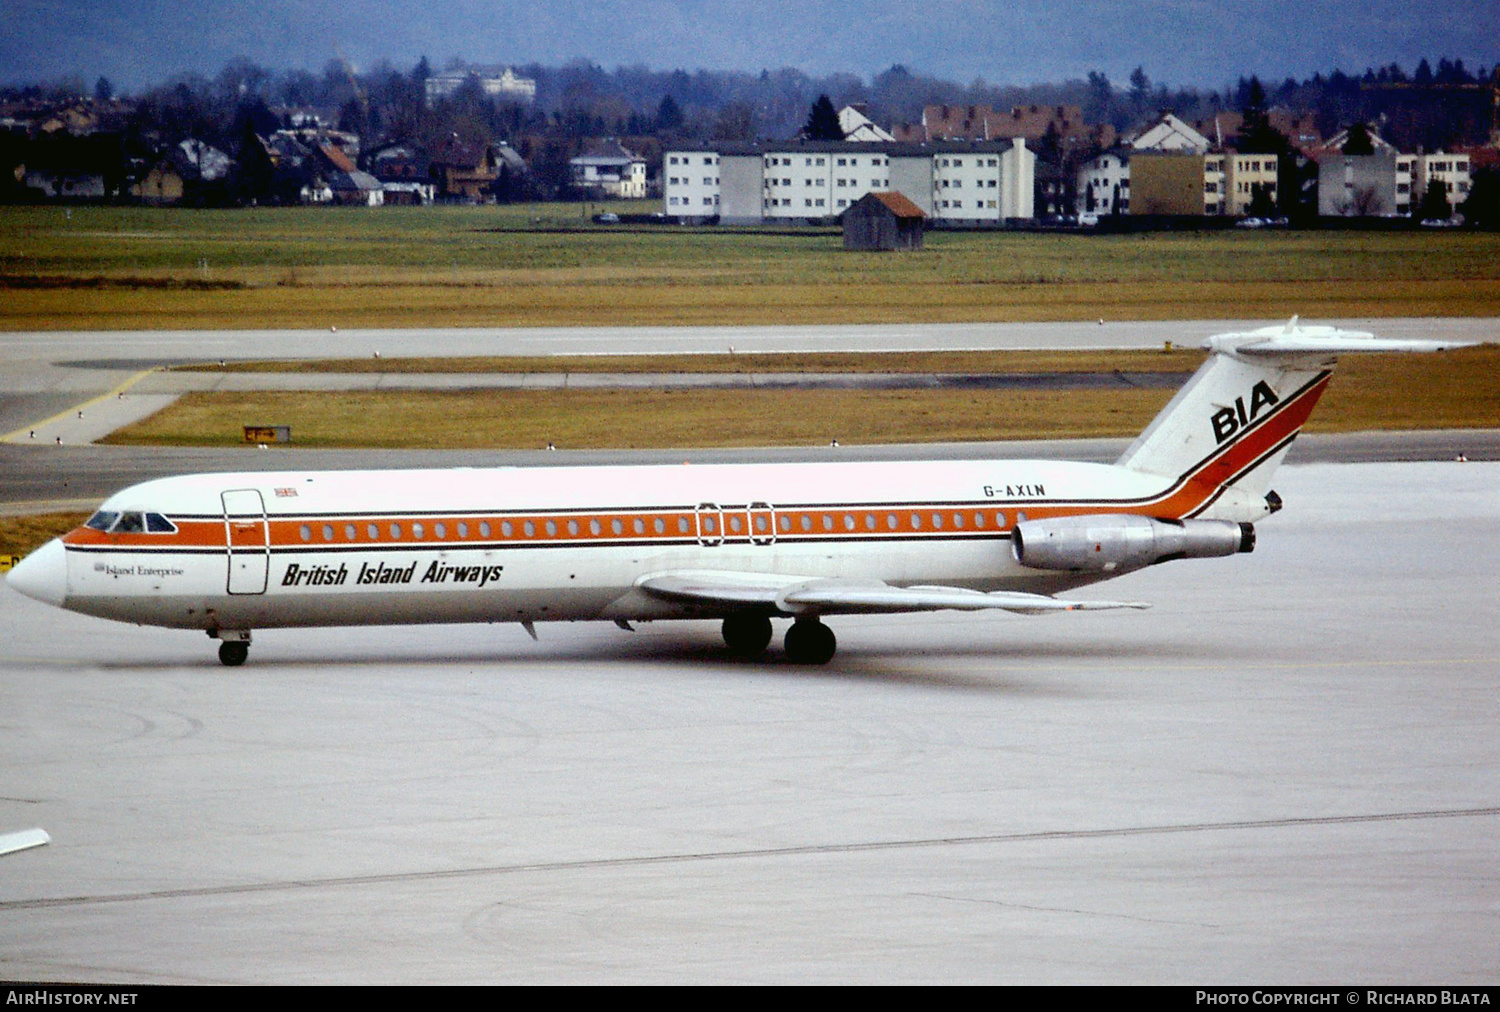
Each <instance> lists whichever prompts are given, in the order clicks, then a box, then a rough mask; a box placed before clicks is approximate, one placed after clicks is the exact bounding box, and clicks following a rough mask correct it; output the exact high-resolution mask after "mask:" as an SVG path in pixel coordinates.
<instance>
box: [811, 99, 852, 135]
mask: <svg viewBox="0 0 1500 1012" xmlns="http://www.w3.org/2000/svg"><path fill="white" fill-rule="evenodd" d="M802 135H803V136H804V137H805V138H807V139H808V140H810V141H841V140H843V139H844V128H843V127H841V126H839V114H838V111H837V110H836V109H834V107H833V100H832V99H831V98H829V97H828V96H827V95H819V96H818V100H817V101H816V102H814V103H813V104H812V109H811V111H809V112H808V114H807V125H806V126H804V127H803V128H802Z"/></svg>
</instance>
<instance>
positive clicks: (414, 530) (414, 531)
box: [411, 524, 422, 538]
mask: <svg viewBox="0 0 1500 1012" xmlns="http://www.w3.org/2000/svg"><path fill="white" fill-rule="evenodd" d="M411 536H412V537H414V538H420V537H421V536H422V525H421V524H412V525H411Z"/></svg>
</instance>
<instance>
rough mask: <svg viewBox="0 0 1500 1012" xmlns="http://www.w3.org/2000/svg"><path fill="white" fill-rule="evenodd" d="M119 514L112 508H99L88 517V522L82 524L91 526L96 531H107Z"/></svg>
mask: <svg viewBox="0 0 1500 1012" xmlns="http://www.w3.org/2000/svg"><path fill="white" fill-rule="evenodd" d="M119 515H120V514H118V513H116V512H115V511H114V510H100V511H99V512H98V513H95V514H94V515H93V516H91V517H89V519H88V523H86V524H84V525H83V526H85V527H91V528H93V529H94V530H96V531H107V530H109V528H110V526H111V525H112V524H113V523H114V522H115V520H116V518H118V517H119Z"/></svg>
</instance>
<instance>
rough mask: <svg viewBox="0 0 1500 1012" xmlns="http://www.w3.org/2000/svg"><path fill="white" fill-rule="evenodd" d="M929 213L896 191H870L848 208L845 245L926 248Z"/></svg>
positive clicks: (849, 247) (880, 247) (876, 247)
mask: <svg viewBox="0 0 1500 1012" xmlns="http://www.w3.org/2000/svg"><path fill="white" fill-rule="evenodd" d="M926 225H927V215H926V214H924V213H922V209H921V208H920V207H918V206H917V205H916V204H913V203H912V202H911V201H910V200H908V199H907V198H906V197H905V196H904V195H902V194H900V193H896V192H894V191H887V192H883V193H867V194H865V195H864V196H863V197H861V198H859V199H858V200H856V201H855V202H854V204H853V205H852V206H851V207H850V208H849V210H847V211H845V212H844V249H853V250H888V249H898V250H913V249H921V248H922V232H923V230H924V229H925V227H926Z"/></svg>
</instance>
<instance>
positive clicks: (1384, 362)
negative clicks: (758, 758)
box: [106, 345, 1500, 449]
mask: <svg viewBox="0 0 1500 1012" xmlns="http://www.w3.org/2000/svg"><path fill="white" fill-rule="evenodd" d="M886 357H887V356H881V355H871V356H865V357H864V358H865V361H864V362H862V365H863V366H864V367H865V368H866V369H867V370H873V371H897V370H894V369H890V368H882V365H881V360H882V359H884V358H886ZM1164 358H1166V359H1174V360H1175V359H1187V362H1186V363H1185V364H1188V365H1191V364H1192V363H1195V362H1196V361H1197V360H1199V359H1200V356H1198V355H1197V353H1191V354H1189V353H1178V354H1175V355H1172V356H1164V355H1162V354H1161V353H1158V352H1133V353H1125V352H1122V353H1111V354H1110V355H1109V356H1108V359H1109V361H1111V362H1121V361H1124V362H1126V363H1127V366H1126V367H1127V368H1128V367H1129V365H1128V364H1129V363H1130V362H1137V363H1140V364H1139V365H1137V366H1136V367H1137V368H1149V367H1150V366H1151V365H1152V364H1153V363H1156V362H1159V361H1160V360H1162V359H1164ZM1046 359H1047V360H1048V361H1050V362H1052V363H1053V364H1054V368H1057V364H1058V363H1060V362H1064V361H1066V362H1068V363H1070V364H1072V365H1074V366H1077V367H1079V368H1094V369H1097V368H1099V365H1098V356H1095V355H1093V354H1092V353H1087V352H1079V353H1049V354H1048V355H1047V356H1046ZM1058 371H1062V370H1061V369H1058ZM1170 396H1171V391H1167V390H1135V389H1106V390H1039V391H972V390H942V389H939V390H925V389H924V390H894V391H891V390H733V391H726V390H691V389H687V390H682V389H679V390H537V391H513V390H506V391H483V392H431V391H400V392H398V391H389V390H387V391H380V392H354V393H321V392H320V393H301V392H257V393H233V394H230V393H214V394H191V395H189V396H186V397H184V398H182V399H181V400H179V401H177V402H176V403H175V404H174V405H172V406H171V407H169V408H167V409H166V410H165V411H162V412H159V413H158V414H156V415H154V416H152V417H150V418H148V419H145V420H144V421H142V422H140V423H138V424H136V425H132V426H130V427H128V428H125V429H122V430H120V431H119V432H116V433H115V434H114V435H112V436H110V437H109V438H108V439H107V440H106V442H111V443H130V444H165V445H224V446H228V445H235V444H238V443H239V442H240V438H241V427H242V426H243V425H246V424H275V425H290V426H291V427H292V433H293V438H294V440H295V445H297V446H307V447H330V446H365V447H392V448H397V447H406V448H420V447H451V448H522V449H524V448H540V447H542V446H545V445H546V443H547V442H549V441H551V442H553V443H555V444H556V445H558V446H560V447H565V448H645V447H718V446H770V445H810V444H818V443H827V442H829V441H830V440H831V439H838V440H839V441H840V442H844V443H851V444H852V443H907V442H911V443H919V442H947V441H963V440H985V439H1036V438H1073V437H1085V436H1129V435H1134V434H1135V433H1137V432H1139V431H1140V430H1141V429H1142V428H1143V427H1144V426H1145V425H1146V423H1147V422H1149V421H1150V419H1151V417H1152V416H1153V415H1154V414H1155V413H1156V412H1157V411H1158V410H1160V409H1161V407H1162V405H1163V404H1165V403H1166V401H1167V399H1168V398H1169V397H1170ZM1495 425H1500V346H1496V345H1485V346H1482V347H1478V348H1470V349H1461V350H1458V351H1453V352H1448V353H1446V354H1442V355H1418V356H1404V355H1393V356H1371V357H1368V358H1358V357H1351V358H1348V359H1346V360H1345V361H1344V362H1343V363H1341V365H1340V368H1339V375H1338V376H1337V377H1336V378H1335V380H1334V382H1333V385H1332V387H1331V388H1330V391H1329V393H1328V394H1327V395H1326V396H1325V397H1324V399H1323V402H1322V404H1320V405H1319V408H1318V410H1317V412H1316V413H1315V414H1314V415H1313V418H1312V423H1311V424H1310V425H1309V427H1308V428H1309V431H1322V432H1342V431H1356V430H1361V429H1408V428H1465V427H1477V426H1484V427H1488V426H1495Z"/></svg>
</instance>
